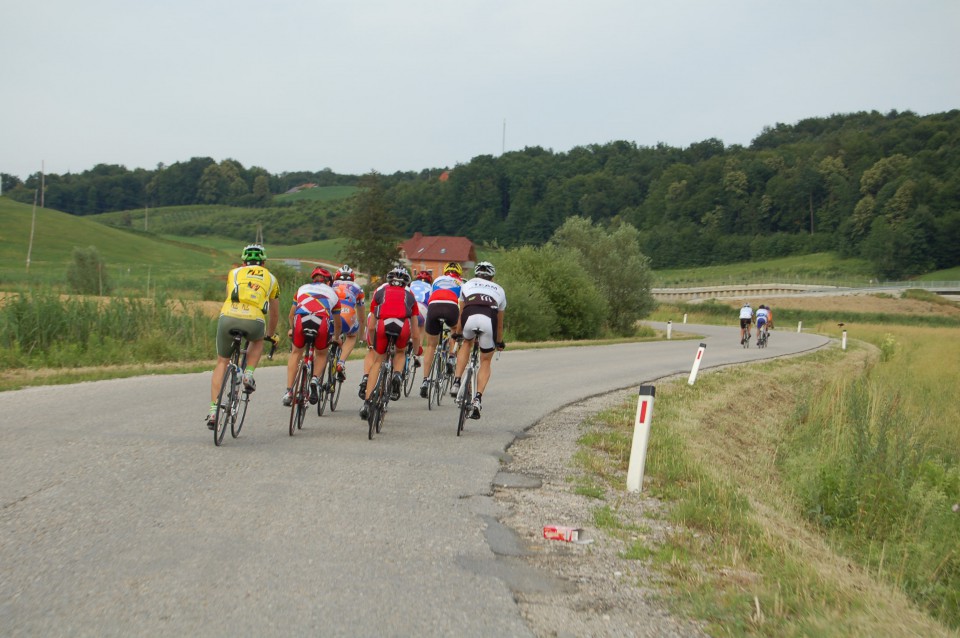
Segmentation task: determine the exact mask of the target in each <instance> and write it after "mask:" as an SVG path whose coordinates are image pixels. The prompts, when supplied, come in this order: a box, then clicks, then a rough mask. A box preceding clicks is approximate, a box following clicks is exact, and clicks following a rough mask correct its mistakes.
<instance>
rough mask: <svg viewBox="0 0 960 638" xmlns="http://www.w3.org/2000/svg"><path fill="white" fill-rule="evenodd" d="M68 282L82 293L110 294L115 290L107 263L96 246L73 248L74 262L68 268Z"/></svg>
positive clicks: (72, 287)
mask: <svg viewBox="0 0 960 638" xmlns="http://www.w3.org/2000/svg"><path fill="white" fill-rule="evenodd" d="M67 282H68V283H69V284H70V288H71V289H72V290H73V292H75V293H78V294H81V295H101V296H103V295H109V294H110V293H111V292H113V285H112V284H111V283H110V276H109V273H108V272H107V264H106V263H105V262H104V261H103V259H102V258H101V257H100V252H99V251H98V250H97V248H96V247H95V246H89V247H87V248H74V249H73V263H72V264H70V267H69V268H68V269H67Z"/></svg>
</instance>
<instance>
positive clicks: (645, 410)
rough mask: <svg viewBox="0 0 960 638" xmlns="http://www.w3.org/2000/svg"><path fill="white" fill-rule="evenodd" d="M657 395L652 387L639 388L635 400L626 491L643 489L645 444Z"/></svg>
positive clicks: (648, 438)
mask: <svg viewBox="0 0 960 638" xmlns="http://www.w3.org/2000/svg"><path fill="white" fill-rule="evenodd" d="M656 393H657V389H656V387H654V386H652V385H642V386H640V397H639V399H638V400H637V417H636V419H634V421H633V445H632V446H631V447H630V464H629V465H628V466H627V491H629V492H639V491H641V490H642V489H643V466H644V465H645V464H646V462H647V442H648V441H649V440H650V421H651V420H652V419H653V399H654V396H655V395H656Z"/></svg>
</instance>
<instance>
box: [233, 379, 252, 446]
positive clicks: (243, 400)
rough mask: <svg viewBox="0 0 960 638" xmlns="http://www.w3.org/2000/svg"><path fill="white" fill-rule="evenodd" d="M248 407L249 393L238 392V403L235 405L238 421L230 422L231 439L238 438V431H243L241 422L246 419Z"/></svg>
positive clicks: (244, 391)
mask: <svg viewBox="0 0 960 638" xmlns="http://www.w3.org/2000/svg"><path fill="white" fill-rule="evenodd" d="M248 405H250V393H249V392H247V391H246V390H243V391H241V392H240V402H239V404H238V405H237V412H238V414H239V417H240V418H239V419H237V418H235V419H234V420H233V421H231V422H230V435H231V436H232V437H233V438H237V437H238V436H240V430H242V429H243V421H244V419H246V418H247V406H248Z"/></svg>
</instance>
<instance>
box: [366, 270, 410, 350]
mask: <svg viewBox="0 0 960 638" xmlns="http://www.w3.org/2000/svg"><path fill="white" fill-rule="evenodd" d="M370 312H371V314H372V315H373V316H374V317H375V318H376V320H377V323H376V326H375V327H374V333H373V339H372V341H371V347H372V348H373V350H374V352H376V353H377V354H383V353H384V352H386V351H387V338H386V336H387V335H389V334H392V335H396V336H397V348H405V347H406V346H407V341H408V340H409V338H410V332H411V324H410V321H409V320H410V318H412V317H418V318H419V316H420V308H419V305H418V304H417V300H416V298H415V297H414V296H413V293H412V292H410V290H409V289H407V288H405V287H403V286H392V285H385V286H381V287H379V288H377V290H376V292H374V293H373V298H372V299H371V300H370Z"/></svg>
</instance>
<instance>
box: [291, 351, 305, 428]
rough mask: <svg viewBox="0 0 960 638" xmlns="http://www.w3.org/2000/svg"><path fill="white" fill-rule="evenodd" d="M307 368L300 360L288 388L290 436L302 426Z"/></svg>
mask: <svg viewBox="0 0 960 638" xmlns="http://www.w3.org/2000/svg"><path fill="white" fill-rule="evenodd" d="M307 382H308V380H307V368H306V366H305V365H303V362H302V361H301V362H300V365H299V366H298V367H297V374H296V376H295V377H294V378H293V387H292V388H291V389H290V395H291V402H290V436H293V433H294V432H296V431H297V430H299V429H300V428H301V427H303V417H304V416H305V415H306V412H307V401H308V397H307V387H306V386H307Z"/></svg>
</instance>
